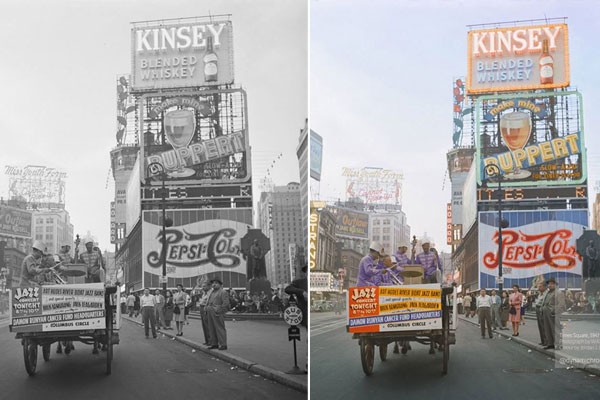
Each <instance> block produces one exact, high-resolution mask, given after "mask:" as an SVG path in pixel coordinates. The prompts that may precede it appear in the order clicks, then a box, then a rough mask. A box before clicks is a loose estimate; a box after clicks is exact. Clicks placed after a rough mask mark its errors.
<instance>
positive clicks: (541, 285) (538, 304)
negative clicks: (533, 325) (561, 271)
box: [535, 281, 548, 346]
mask: <svg viewBox="0 0 600 400" xmlns="http://www.w3.org/2000/svg"><path fill="white" fill-rule="evenodd" d="M537 288H538V291H539V292H540V294H539V295H538V297H537V299H536V300H535V317H536V319H537V324H538V331H539V332H540V343H539V344H540V345H542V346H547V345H548V344H547V343H546V334H545V333H544V319H543V318H542V304H543V303H544V299H545V298H546V295H547V294H548V290H547V288H546V282H544V281H542V282H538V285H537Z"/></svg>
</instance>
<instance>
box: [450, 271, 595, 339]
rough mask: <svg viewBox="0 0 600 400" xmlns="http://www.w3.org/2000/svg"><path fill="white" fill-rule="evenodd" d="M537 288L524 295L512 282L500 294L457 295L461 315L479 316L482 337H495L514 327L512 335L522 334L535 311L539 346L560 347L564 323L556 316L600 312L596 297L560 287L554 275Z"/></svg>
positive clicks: (482, 290)
mask: <svg viewBox="0 0 600 400" xmlns="http://www.w3.org/2000/svg"><path fill="white" fill-rule="evenodd" d="M535 286H536V288H535V290H529V291H526V292H525V294H524V293H523V291H522V290H521V288H520V287H519V286H518V285H513V286H512V288H511V291H510V292H509V291H506V290H505V291H503V292H502V294H501V295H498V293H497V291H496V290H491V292H490V294H489V295H488V291H487V290H486V289H481V290H480V291H479V292H467V293H465V294H464V295H462V294H459V295H458V297H457V309H458V313H459V314H463V315H464V316H465V317H466V318H475V315H477V317H478V320H479V321H478V323H479V325H480V328H481V337H482V338H485V337H486V331H487V335H488V337H489V338H492V337H493V335H492V331H493V330H496V329H499V330H508V329H509V326H510V327H511V328H512V332H513V333H512V336H519V327H520V326H521V325H524V324H525V318H524V316H525V312H526V311H527V310H530V311H534V312H535V315H536V320H537V327H538V331H539V336H540V342H539V345H540V346H543V348H544V349H555V348H559V347H560V337H561V325H560V320H559V318H557V316H560V315H561V314H563V313H564V312H598V311H597V310H598V303H597V301H598V300H597V299H598V297H600V293H598V294H597V295H596V296H595V297H592V296H586V295H585V293H584V292H579V293H577V294H575V295H573V294H572V293H571V292H570V291H566V293H565V291H561V290H559V289H558V286H557V282H556V279H555V278H549V279H548V280H547V281H544V280H543V279H542V280H537V282H536V283H535ZM590 298H592V299H593V300H594V301H595V302H596V303H595V304H596V308H594V307H592V306H591V304H590V303H591V301H590ZM509 322H510V325H509Z"/></svg>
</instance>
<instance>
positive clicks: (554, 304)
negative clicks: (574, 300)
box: [541, 278, 565, 349]
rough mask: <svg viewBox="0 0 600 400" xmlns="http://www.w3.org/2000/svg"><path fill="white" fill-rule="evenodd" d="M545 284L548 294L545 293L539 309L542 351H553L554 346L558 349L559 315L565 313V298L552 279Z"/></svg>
mask: <svg viewBox="0 0 600 400" xmlns="http://www.w3.org/2000/svg"><path fill="white" fill-rule="evenodd" d="M547 283H548V293H546V296H545V297H544V301H543V303H542V307H541V311H542V319H543V321H544V338H545V339H546V346H544V349H554V348H555V346H556V347H559V348H560V343H561V340H560V334H561V327H560V315H561V314H562V313H563V312H565V296H564V294H563V293H562V292H560V291H559V290H558V288H557V287H556V280H555V279H554V278H550V279H548V281H547ZM557 316H558V318H557Z"/></svg>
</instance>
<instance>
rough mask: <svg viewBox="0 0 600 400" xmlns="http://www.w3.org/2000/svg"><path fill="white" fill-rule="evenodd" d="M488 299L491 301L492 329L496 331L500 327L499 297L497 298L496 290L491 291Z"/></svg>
mask: <svg viewBox="0 0 600 400" xmlns="http://www.w3.org/2000/svg"><path fill="white" fill-rule="evenodd" d="M490 299H491V300H492V309H491V312H492V327H493V328H494V329H498V328H500V327H501V326H502V322H501V320H500V296H498V294H497V292H496V289H493V290H492V295H491V296H490Z"/></svg>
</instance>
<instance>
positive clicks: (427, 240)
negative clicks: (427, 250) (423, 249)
mask: <svg viewBox="0 0 600 400" xmlns="http://www.w3.org/2000/svg"><path fill="white" fill-rule="evenodd" d="M424 244H431V239H429V238H428V237H424V238H423V239H421V246H423V245H424Z"/></svg>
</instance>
